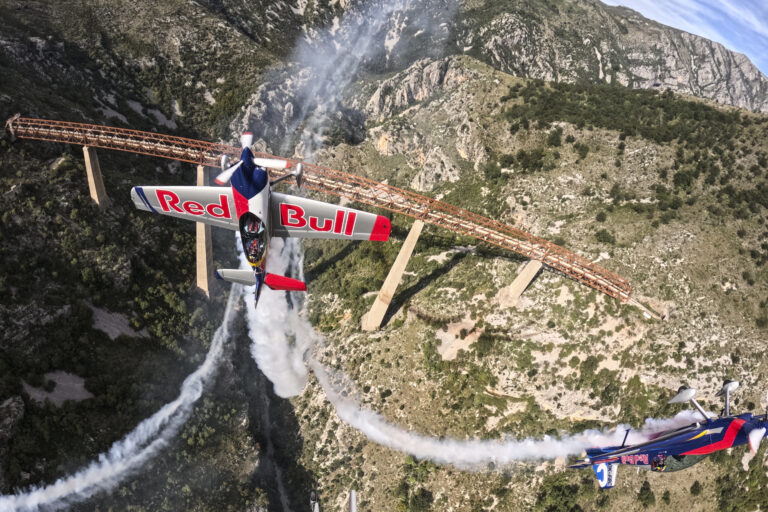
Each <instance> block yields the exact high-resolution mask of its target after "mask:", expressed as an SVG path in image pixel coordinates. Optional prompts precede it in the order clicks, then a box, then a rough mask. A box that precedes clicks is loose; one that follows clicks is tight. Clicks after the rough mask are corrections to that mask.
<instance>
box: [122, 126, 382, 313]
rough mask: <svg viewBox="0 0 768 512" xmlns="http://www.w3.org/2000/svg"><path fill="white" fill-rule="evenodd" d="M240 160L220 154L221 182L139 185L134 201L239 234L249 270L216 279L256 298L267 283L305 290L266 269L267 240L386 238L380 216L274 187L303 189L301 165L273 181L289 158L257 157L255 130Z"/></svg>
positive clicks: (247, 135) (246, 134)
mask: <svg viewBox="0 0 768 512" xmlns="http://www.w3.org/2000/svg"><path fill="white" fill-rule="evenodd" d="M240 141H241V145H242V148H243V149H242V153H241V155H240V160H239V161H238V162H236V163H235V164H234V165H231V166H229V162H228V161H227V157H226V155H225V156H224V157H222V161H221V164H222V169H223V172H222V173H221V174H219V175H218V176H217V177H216V180H215V181H216V183H217V184H219V185H226V184H227V182H229V183H230V187H229V188H222V187H217V186H210V187H198V186H146V187H145V186H138V187H133V188H132V189H131V199H132V200H133V204H134V205H135V206H136V208H138V209H139V210H144V211H149V212H153V213H159V214H162V215H169V216H171V217H177V218H180V219H186V220H191V221H194V222H203V223H206V224H210V225H212V226H218V227H222V228H226V229H230V230H233V231H239V232H240V238H241V241H242V246H243V252H244V254H245V256H246V259H247V260H248V263H249V265H250V266H251V269H245V270H241V269H219V270H217V271H216V277H217V278H219V279H222V280H224V281H229V282H233V283H240V284H244V285H247V286H255V287H256V289H255V294H256V300H257V301H258V298H259V296H260V294H261V290H262V287H263V285H266V286H268V287H269V288H271V289H272V290H287V291H306V289H307V287H306V284H305V283H303V282H301V281H299V280H297V279H293V278H290V277H286V276H280V275H276V274H270V273H268V272H267V270H266V264H267V252H268V250H269V241H270V239H271V238H272V237H284V238H286V237H294V238H327V239H341V240H373V241H387V240H388V239H389V235H390V232H391V230H392V226H391V223H390V221H389V219H387V218H386V217H384V216H382V215H376V214H373V213H368V212H363V211H359V210H354V209H352V208H346V207H344V206H339V205H335V204H330V203H324V202H321V201H315V200H313V199H307V198H305V197H299V196H292V195H288V194H283V193H280V192H276V191H275V190H273V187H274V185H276V184H277V183H279V182H281V181H283V180H285V179H288V178H291V177H292V178H294V179H295V180H296V184H297V185H298V186H299V187H300V186H301V183H302V177H303V170H302V164H297V165H296V169H295V170H294V171H293V172H291V173H288V174H285V175H284V176H281V177H279V178H277V179H274V180H270V179H269V173H268V171H267V168H273V169H288V168H289V167H290V165H291V164H290V162H289V161H287V160H280V159H270V158H255V157H254V155H253V152H252V151H251V149H250V146H251V144H253V134H252V133H250V132H244V133H243V134H242V136H241V138H240Z"/></svg>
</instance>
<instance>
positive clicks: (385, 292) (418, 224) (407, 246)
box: [361, 219, 424, 331]
mask: <svg viewBox="0 0 768 512" xmlns="http://www.w3.org/2000/svg"><path fill="white" fill-rule="evenodd" d="M423 228H424V222H423V221H421V220H419V219H416V221H415V222H414V223H413V225H412V226H411V230H410V231H409V232H408V236H407V237H406V238H405V242H403V246H402V247H401V248H400V252H399V253H398V254H397V258H395V263H393V264H392V268H391V269H389V274H387V278H386V279H385V280H384V284H383V285H381V290H379V294H378V295H377V296H376V300H375V301H373V306H371V310H370V311H368V313H366V314H365V315H363V318H362V322H361V323H362V329H363V330H364V331H376V330H378V329H379V327H381V322H383V321H384V315H386V314H387V309H389V304H390V302H392V297H393V296H394V295H395V291H397V287H398V286H399V285H400V281H401V280H402V279H403V272H405V267H406V265H408V260H410V259H411V254H413V248H414V247H416V242H418V241H419V235H421V230H422V229H423Z"/></svg>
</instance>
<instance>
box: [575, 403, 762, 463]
mask: <svg viewBox="0 0 768 512" xmlns="http://www.w3.org/2000/svg"><path fill="white" fill-rule="evenodd" d="M767 423H768V422H767V421H766V417H765V416H754V415H752V414H751V413H748V414H741V415H738V416H731V417H726V418H717V419H713V420H711V421H708V422H703V423H701V424H700V425H699V427H698V428H693V429H691V428H684V429H680V430H681V433H680V434H677V435H672V436H670V437H667V438H666V439H662V440H659V441H658V442H654V439H651V440H650V441H649V442H648V443H644V446H642V447H638V448H637V449H632V448H631V447H629V449H627V450H625V451H622V452H621V453H617V454H615V455H613V456H610V455H607V454H609V453H611V452H615V451H617V450H622V448H621V447H618V446H613V447H608V448H601V449H591V450H587V455H588V456H589V457H590V459H592V460H593V461H595V463H605V464H623V465H630V466H637V467H642V468H645V469H650V470H653V471H659V472H663V471H667V472H669V471H677V470H680V469H685V468H687V467H690V466H691V465H693V464H695V463H696V462H699V461H700V460H702V459H703V458H704V457H706V456H707V455H710V454H712V453H714V452H716V451H719V450H725V449H728V448H733V447H735V446H740V445H743V444H746V443H747V442H748V441H749V433H750V432H751V431H753V430H755V429H758V428H765V426H766V424H767ZM673 432H674V431H672V432H662V433H659V434H657V435H656V436H655V438H657V439H658V438H663V437H665V436H667V435H669V434H670V433H673ZM603 454H606V455H605V457H601V455H603Z"/></svg>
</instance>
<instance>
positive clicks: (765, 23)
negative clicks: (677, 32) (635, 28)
mask: <svg viewBox="0 0 768 512" xmlns="http://www.w3.org/2000/svg"><path fill="white" fill-rule="evenodd" d="M602 1H603V2H605V3H607V4H609V5H623V6H625V7H629V8H630V9H634V10H635V11H638V12H639V13H640V14H642V15H643V16H645V17H646V18H650V19H652V20H655V21H658V22H660V23H663V24H664V25H669V26H670V27H675V28H679V29H681V30H685V31H686V32H690V33H692V34H696V35H699V36H703V37H706V38H707V39H712V40H713V41H717V42H718V43H722V44H723V45H724V46H725V47H726V48H728V49H730V50H735V51H737V52H740V53H743V54H745V55H746V56H747V57H749V60H751V61H752V63H753V64H754V65H755V66H757V67H758V69H760V71H762V72H763V74H764V75H768V0H602Z"/></svg>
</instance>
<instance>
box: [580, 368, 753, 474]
mask: <svg viewBox="0 0 768 512" xmlns="http://www.w3.org/2000/svg"><path fill="white" fill-rule="evenodd" d="M738 387H739V383H738V382H736V381H729V380H727V381H725V384H724V385H723V388H722V389H721V390H720V391H719V392H718V393H717V395H716V396H721V395H725V408H724V409H723V411H722V413H721V414H722V415H721V416H719V417H718V416H714V415H710V414H707V413H706V412H705V411H704V409H703V408H702V407H701V405H699V403H698V402H697V401H696V399H695V398H694V397H695V395H696V390H695V389H693V388H688V387H685V386H683V387H681V388H680V389H679V390H678V393H677V395H675V396H674V398H672V399H671V400H670V401H669V403H685V402H691V404H692V405H693V406H694V407H695V408H696V410H697V411H698V412H699V414H701V417H702V421H701V422H696V423H692V424H690V425H688V426H685V427H681V428H677V429H673V430H667V431H664V432H659V433H656V434H654V435H653V436H652V438H651V439H650V440H648V441H646V442H643V443H639V444H635V445H631V446H626V445H624V444H622V445H621V446H610V447H605V448H590V449H588V450H587V458H586V459H584V460H582V461H579V462H578V463H576V464H572V465H571V466H569V467H570V468H575V469H582V468H587V467H589V466H592V469H593V471H594V472H595V476H596V477H597V482H598V484H599V485H600V487H601V488H602V489H610V488H611V487H613V486H614V484H615V483H616V468H617V466H618V465H620V464H624V465H629V466H634V467H637V468H643V469H647V470H651V471H656V472H664V473H668V472H671V471H680V470H681V469H686V468H689V467H691V466H693V465H694V464H696V463H698V462H701V461H702V460H704V459H705V458H706V457H707V456H709V455H710V454H712V453H714V452H716V451H719V450H726V449H728V448H733V447H734V446H740V445H743V444H748V445H749V447H750V449H751V450H752V452H753V453H755V452H757V449H758V448H759V447H760V441H762V439H763V437H764V436H765V433H766V429H768V415H766V414H763V415H760V416H755V415H753V414H751V413H747V414H739V415H731V411H730V398H731V393H732V392H733V391H735V390H736V388H738ZM629 432H630V431H629V430H627V433H626V435H625V436H624V442H625V443H626V439H627V436H628V435H629Z"/></svg>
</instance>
